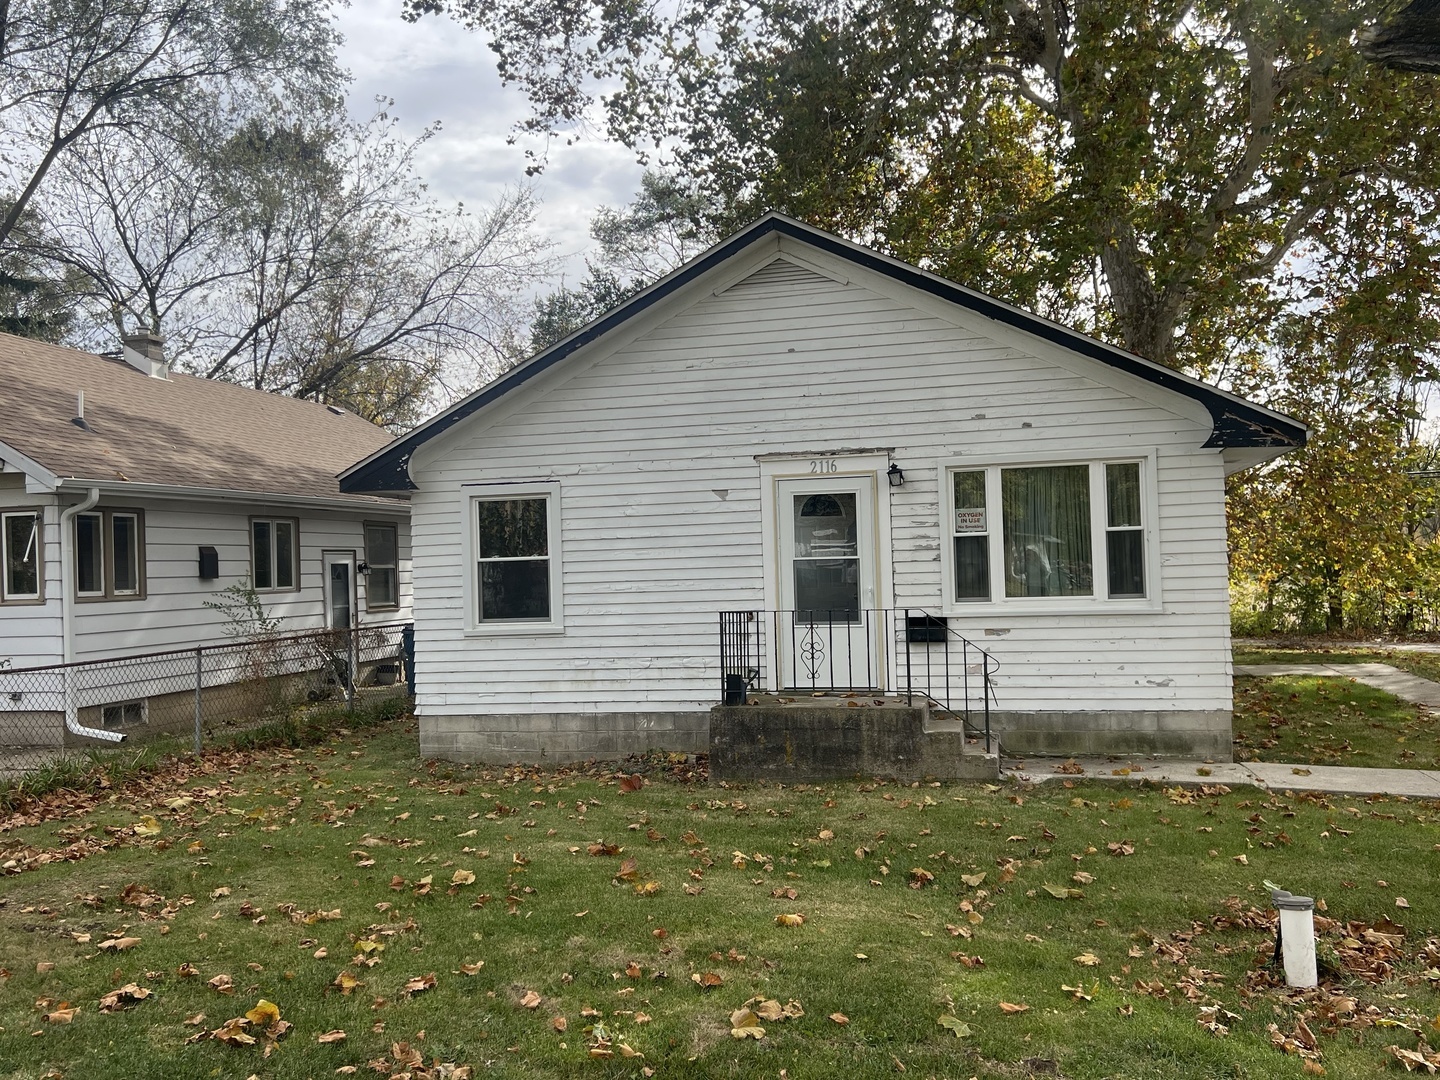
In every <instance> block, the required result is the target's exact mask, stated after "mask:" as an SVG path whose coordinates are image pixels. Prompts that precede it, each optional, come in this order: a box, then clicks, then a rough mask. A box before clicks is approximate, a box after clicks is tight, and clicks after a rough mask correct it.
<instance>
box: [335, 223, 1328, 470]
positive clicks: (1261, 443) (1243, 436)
mask: <svg viewBox="0 0 1440 1080" xmlns="http://www.w3.org/2000/svg"><path fill="white" fill-rule="evenodd" d="M772 234H779V235H781V236H786V237H790V238H792V239H795V240H798V241H800V242H802V243H805V244H809V245H811V246H813V247H815V248H818V249H819V250H821V251H825V252H828V253H830V254H832V255H835V256H837V257H839V258H842V259H845V260H848V261H850V262H852V263H855V264H857V265H859V266H862V267H864V268H866V269H869V270H873V271H875V272H876V273H880V274H884V275H886V276H888V277H891V278H894V279H896V280H898V281H900V282H902V283H903V284H906V285H909V286H912V287H914V288H917V289H920V290H923V291H924V292H927V293H930V294H932V295H934V296H937V297H940V298H941V299H944V300H948V301H950V302H952V303H955V304H958V305H960V306H962V307H965V308H968V309H970V310H972V311H975V312H977V313H978V314H980V315H983V316H986V317H988V318H991V319H995V320H996V321H998V322H1001V323H1004V324H1007V325H1010V326H1013V327H1016V328H1017V329H1020V330H1022V331H1024V332H1026V333H1029V334H1034V335H1036V336H1038V337H1040V338H1043V339H1045V340H1048V341H1051V342H1054V343H1056V344H1058V345H1061V346H1063V347H1064V348H1067V349H1069V350H1070V351H1072V352H1075V353H1079V354H1080V355H1082V356H1087V357H1089V358H1091V359H1093V360H1096V361H1098V362H1100V363H1101V364H1104V365H1106V366H1108V367H1112V368H1116V369H1117V370H1120V371H1124V372H1127V373H1128V374H1131V375H1134V376H1136V377H1138V378H1141V379H1144V380H1145V381H1147V382H1151V383H1154V384H1156V385H1159V386H1162V387H1164V388H1166V389H1168V390H1171V391H1173V392H1175V393H1178V394H1180V395H1182V396H1184V397H1188V398H1191V399H1193V400H1196V401H1198V402H1200V403H1201V404H1202V405H1204V406H1205V408H1206V410H1207V411H1208V412H1209V413H1210V417H1211V422H1212V430H1211V434H1210V437H1209V439H1207V440H1206V442H1205V444H1204V445H1205V447H1207V448H1215V449H1225V448H1229V447H1273V448H1275V449H1276V451H1277V453H1283V452H1284V451H1285V450H1290V449H1294V448H1296V447H1299V446H1303V445H1304V444H1305V437H1306V428H1305V426H1304V425H1303V424H1300V423H1298V422H1297V421H1295V420H1294V419H1292V418H1290V417H1288V416H1285V415H1283V414H1281V413H1277V412H1273V411H1272V410H1270V409H1266V408H1264V407H1262V406H1259V405H1256V404H1254V403H1253V402H1249V401H1246V400H1245V399H1244V398H1240V397H1237V396H1235V395H1234V394H1229V393H1226V392H1225V391H1223V390H1220V389H1218V388H1217V387H1213V386H1210V385H1209V384H1207V383H1202V382H1200V381H1199V380H1197V379H1192V378H1190V377H1189V376H1186V375H1182V374H1181V373H1180V372H1178V371H1175V370H1173V369H1171V368H1167V367H1165V366H1164V365H1162V364H1156V363H1154V362H1152V361H1149V360H1146V359H1144V358H1142V357H1139V356H1136V355H1134V354H1133V353H1127V352H1125V351H1124V350H1123V349H1117V348H1115V347H1114V346H1112V345H1107V344H1105V343H1104V342H1102V341H1098V340H1096V339H1095V338H1091V337H1087V336H1086V335H1084V334H1081V333H1079V332H1078V331H1075V330H1072V329H1070V328H1068V327H1065V326H1061V325H1060V324H1059V323H1054V322H1051V321H1049V320H1048V319H1043V318H1041V317H1040V316H1038V315H1034V314H1032V313H1030V312H1027V311H1023V310H1021V309H1020V308H1016V307H1012V306H1011V305H1009V304H1005V303H1002V302H1001V301H999V300H996V299H994V298H993V297H989V296H986V295H984V294H983V293H978V292H975V291H974V290H971V289H967V288H965V287H963V286H961V285H957V284H955V283H954V282H952V281H947V280H946V279H944V278H942V277H939V276H937V275H935V274H931V273H929V272H927V271H925V270H921V269H919V268H918V267H914V266H910V265H909V264H907V263H902V262H900V261H898V260H896V259H892V258H890V257H889V256H886V255H881V254H880V253H878V252H875V251H871V250H869V249H868V248H864V247H860V246H859V245H857V244H852V243H850V242H849V241H847V240H842V239H841V238H840V237H837V236H832V235H831V234H829V233H825V232H822V231H820V230H818V229H814V228H812V227H810V226H808V225H805V224H803V223H802V222H799V221H795V220H793V219H791V218H787V217H784V216H782V215H779V214H768V215H766V216H765V217H763V218H761V219H760V220H759V221H757V222H755V223H754V224H753V225H751V226H749V227H748V228H746V229H743V230H741V231H740V232H738V233H736V234H735V235H734V236H732V237H730V238H729V239H728V240H726V241H724V242H722V243H720V244H718V245H716V246H715V247H713V248H711V249H710V250H709V251H707V252H705V253H704V254H703V255H701V256H699V257H698V258H696V259H694V260H693V261H691V262H689V263H687V264H685V265H684V266H682V267H680V268H679V269H677V270H675V271H673V272H672V273H670V274H668V275H667V276H666V277H664V278H661V279H660V280H659V281H657V282H656V283H655V284H654V285H652V286H650V287H649V288H648V289H646V290H644V291H643V292H641V293H639V294H637V295H636V296H634V297H632V298H631V299H630V300H628V301H627V302H626V303H624V304H622V305H621V306H620V307H618V308H616V309H614V310H613V311H611V312H610V313H608V314H607V315H604V316H602V317H601V318H599V319H597V320H596V321H594V322H592V323H590V324H589V325H588V326H585V327H582V328H581V329H580V330H578V331H576V332H575V333H574V334H571V335H570V336H569V337H567V338H565V339H564V340H562V341H559V342H557V343H556V344H555V345H552V346H551V347H550V348H549V349H547V350H545V351H544V352H541V353H537V354H536V355H535V356H534V357H532V358H531V359H530V360H528V361H527V362H525V363H524V364H522V365H520V366H519V367H517V368H515V369H513V370H512V371H510V372H508V373H506V374H505V375H502V376H501V377H500V378H498V379H496V380H495V381H494V382H492V383H490V384H489V385H487V386H485V387H482V388H481V389H480V390H477V391H476V392H475V393H474V394H471V395H470V396H469V397H467V398H465V399H464V400H463V401H460V402H458V403H457V404H455V405H453V406H451V407H450V408H449V409H447V410H446V411H445V412H442V413H440V414H439V415H437V416H435V417H433V418H432V419H431V420H429V421H427V422H426V423H424V424H422V425H421V426H420V427H418V428H416V429H415V430H414V431H412V432H410V433H409V434H408V435H404V436H402V437H400V438H398V439H396V440H395V441H394V442H393V443H391V444H390V445H389V446H387V447H385V448H383V449H382V450H379V451H377V452H376V453H374V454H372V455H370V456H369V457H367V458H365V459H364V460H363V461H360V462H357V463H356V464H355V465H352V466H351V467H350V468H349V469H346V470H345V471H344V472H342V473H341V474H340V475H339V480H340V490H341V491H342V492H347V493H351V494H362V493H364V494H383V493H389V492H402V491H410V490H413V489H414V488H415V483H414V481H413V480H412V479H411V477H410V473H409V465H410V459H411V457H412V456H413V455H414V453H415V451H416V450H418V449H419V448H420V447H421V446H423V445H424V444H425V443H427V442H429V441H430V440H432V439H434V438H436V437H438V436H440V435H442V434H444V433H445V432H447V431H449V430H450V429H451V428H453V427H454V426H455V425H456V424H459V423H460V422H462V421H463V420H466V419H467V418H469V417H471V416H473V415H475V414H476V413H477V412H480V411H481V410H483V409H485V408H487V407H488V406H490V405H491V404H493V403H494V402H496V401H498V400H500V398H502V397H504V396H505V395H506V394H508V393H510V392H511V391H513V390H515V389H517V388H519V387H520V386H523V385H524V384H525V383H526V382H528V381H529V380H531V379H532V378H534V377H536V376H538V375H540V374H542V373H544V372H546V371H549V370H550V369H552V368H553V367H555V365H557V364H559V363H561V362H562V361H563V360H565V359H566V358H567V357H569V356H571V355H573V354H574V353H576V352H578V351H579V350H581V349H583V348H584V347H585V346H587V345H589V344H591V343H592V342H594V341H597V340H598V339H600V338H602V337H604V336H605V335H606V334H608V333H610V332H611V331H612V330H615V329H616V328H618V327H619V326H621V325H622V324H624V323H625V322H627V321H629V320H630V319H632V318H634V317H635V316H637V315H639V314H640V313H641V312H644V311H646V310H647V309H649V308H651V307H653V306H654V305H655V304H657V303H659V302H660V301H662V300H664V299H665V298H666V297H668V296H670V295H672V294H673V293H675V292H676V291H678V290H679V289H681V288H683V287H684V286H686V285H688V284H689V283H690V282H692V281H694V280H695V279H696V278H698V277H700V276H702V275H704V274H706V273H708V272H710V271H711V270H714V269H715V268H717V267H719V266H720V265H721V264H723V263H725V262H726V261H728V260H729V259H731V258H733V257H734V256H736V255H738V254H740V253H741V252H742V251H744V250H745V249H746V248H748V247H750V246H752V245H753V244H755V243H757V242H758V241H760V240H762V239H764V238H765V237H767V236H770V235H772Z"/></svg>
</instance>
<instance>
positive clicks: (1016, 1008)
mask: <svg viewBox="0 0 1440 1080" xmlns="http://www.w3.org/2000/svg"><path fill="white" fill-rule="evenodd" d="M1000 1011H1001V1012H1003V1013H1006V1014H1007V1015H1012V1016H1013V1015H1014V1014H1015V1013H1023V1012H1029V1011H1030V1006H1029V1005H1015V1004H1012V1003H1011V1002H1009V1001H1002V1002H1000Z"/></svg>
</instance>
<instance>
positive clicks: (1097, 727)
mask: <svg viewBox="0 0 1440 1080" xmlns="http://www.w3.org/2000/svg"><path fill="white" fill-rule="evenodd" d="M1230 722H1231V714H1230V710H1228V709H1194V710H1173V711H1158V710H1157V711H1139V710H1137V711H1133V712H1132V711H1119V710H1115V711H1103V712H1102V711H1095V712H1049V711H1046V712H1001V711H995V712H992V713H991V714H990V728H991V730H992V731H994V732H996V733H997V734H998V735H999V738H1000V746H1001V750H1002V752H1003V753H1005V754H1020V755H1037V756H1052V757H1095V756H1106V755H1112V754H1119V755H1126V754H1145V755H1158V756H1160V757H1183V758H1200V759H1203V760H1207V761H1229V760H1231V755H1232V753H1233V742H1232V739H1233V735H1232V732H1231V728H1230Z"/></svg>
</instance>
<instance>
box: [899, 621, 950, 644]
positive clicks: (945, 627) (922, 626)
mask: <svg viewBox="0 0 1440 1080" xmlns="http://www.w3.org/2000/svg"><path fill="white" fill-rule="evenodd" d="M949 626H950V622H949V620H948V619H946V618H945V617H944V616H943V615H909V616H907V617H906V619H905V638H906V640H907V641H910V642H911V643H912V644H913V643H920V644H924V643H926V642H934V643H936V644H939V643H941V642H943V641H944V640H945V637H946V635H947V633H948V632H949Z"/></svg>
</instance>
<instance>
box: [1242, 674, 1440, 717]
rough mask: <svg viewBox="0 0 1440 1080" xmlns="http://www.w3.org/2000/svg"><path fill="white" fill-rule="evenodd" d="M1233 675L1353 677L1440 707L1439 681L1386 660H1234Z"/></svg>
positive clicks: (1399, 695) (1412, 700)
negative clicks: (1293, 662) (1311, 662)
mask: <svg viewBox="0 0 1440 1080" xmlns="http://www.w3.org/2000/svg"><path fill="white" fill-rule="evenodd" d="M1235 674H1236V675H1251V676H1255V677H1258V678H1265V677H1268V676H1271V675H1323V676H1325V677H1326V678H1329V679H1354V680H1355V681H1356V682H1362V683H1364V684H1365V685H1366V686H1373V687H1374V688H1375V689H1376V690H1384V691H1385V692H1386V693H1387V694H1394V695H1395V696H1396V697H1398V698H1401V699H1402V700H1404V701H1410V702H1414V703H1415V704H1416V705H1424V706H1425V707H1426V708H1430V709H1440V683H1437V682H1432V681H1431V680H1429V679H1422V678H1421V677H1420V676H1419V675H1411V674H1410V673H1409V672H1408V671H1401V670H1400V669H1399V668H1397V667H1391V666H1390V665H1389V664H1237V665H1236V666H1235Z"/></svg>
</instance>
